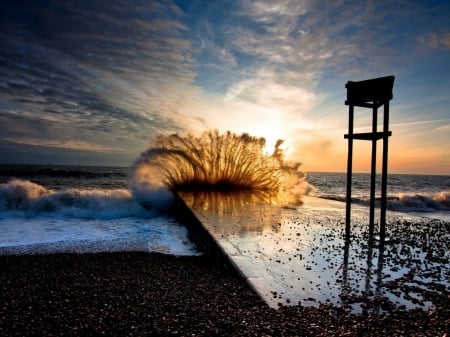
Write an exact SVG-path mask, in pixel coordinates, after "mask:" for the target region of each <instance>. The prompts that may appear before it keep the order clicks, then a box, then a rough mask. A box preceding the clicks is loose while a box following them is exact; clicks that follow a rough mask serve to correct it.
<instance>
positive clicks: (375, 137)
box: [344, 131, 392, 140]
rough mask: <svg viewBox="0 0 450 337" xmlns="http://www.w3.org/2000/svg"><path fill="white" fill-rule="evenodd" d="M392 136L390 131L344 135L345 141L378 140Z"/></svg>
mask: <svg viewBox="0 0 450 337" xmlns="http://www.w3.org/2000/svg"><path fill="white" fill-rule="evenodd" d="M385 136H386V137H390V136H392V131H387V132H376V133H372V132H363V133H354V134H345V135H344V138H345V139H359V140H380V139H383V138H384V137H385Z"/></svg>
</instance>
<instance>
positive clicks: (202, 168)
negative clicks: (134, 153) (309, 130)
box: [131, 130, 311, 205]
mask: <svg viewBox="0 0 450 337" xmlns="http://www.w3.org/2000/svg"><path fill="white" fill-rule="evenodd" d="M265 144H266V141H265V139H264V138H258V137H254V136H251V135H249V134H247V133H243V134H241V135H237V134H235V133H232V132H225V133H223V134H221V133H219V131H217V130H214V131H209V132H205V133H203V134H202V135H200V136H199V137H196V136H193V135H190V134H189V135H179V134H172V135H159V136H157V137H156V138H155V140H154V141H153V142H152V144H151V147H150V148H149V149H148V150H146V151H145V152H143V153H142V154H141V155H140V157H139V158H138V160H137V161H136V162H135V164H134V167H133V170H132V174H131V190H132V192H133V195H134V196H135V197H137V198H138V199H142V200H147V202H150V204H151V205H153V203H152V201H153V202H155V201H157V200H161V199H162V202H161V203H160V205H161V204H165V203H166V201H167V198H168V194H167V192H168V191H170V190H172V191H195V192H199V191H227V192H238V191H251V192H253V193H255V194H256V195H260V196H261V197H262V198H263V199H266V200H269V199H270V201H272V202H281V203H293V204H300V203H301V195H302V194H304V193H307V192H308V191H309V190H310V189H311V186H310V185H309V184H308V183H307V182H306V181H305V174H304V173H303V172H301V171H300V170H299V167H300V165H301V164H300V163H288V162H285V160H284V153H283V150H282V148H281V145H282V144H283V141H282V140H278V141H277V142H276V144H275V146H274V149H273V152H272V153H271V154H268V153H266V152H265Z"/></svg>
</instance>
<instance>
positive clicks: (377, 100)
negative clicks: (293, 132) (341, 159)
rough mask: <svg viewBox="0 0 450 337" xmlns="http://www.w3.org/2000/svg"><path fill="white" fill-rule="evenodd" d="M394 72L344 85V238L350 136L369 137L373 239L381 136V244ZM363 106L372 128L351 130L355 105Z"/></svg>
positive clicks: (347, 219)
mask: <svg viewBox="0 0 450 337" xmlns="http://www.w3.org/2000/svg"><path fill="white" fill-rule="evenodd" d="M393 86H394V76H386V77H380V78H374V79H370V80H366V81H359V82H352V81H349V82H347V84H346V85H345V87H346V88H347V100H346V101H345V105H348V106H349V121H348V134H346V135H344V138H346V139H348V160H347V197H346V214H345V239H346V241H349V240H350V232H351V224H350V223H351V221H350V219H351V202H352V165H353V140H354V139H360V140H370V141H372V159H371V171H370V204H369V206H370V214H369V240H372V239H373V233H374V225H375V220H374V218H375V185H376V166H377V165H376V158H377V141H378V140H380V139H382V140H383V159H382V160H383V162H382V175H381V203H380V208H381V212H380V228H379V232H380V242H381V244H384V239H385V234H386V193H387V160H388V138H389V136H391V135H392V132H391V131H388V130H389V101H390V100H391V99H392V97H393V95H392V88H393ZM381 106H384V111H383V131H382V132H378V131H377V125H378V121H377V119H378V108H380V107H381ZM355 107H362V108H369V109H372V132H366V133H354V132H353V124H354V123H353V122H354V108H355Z"/></svg>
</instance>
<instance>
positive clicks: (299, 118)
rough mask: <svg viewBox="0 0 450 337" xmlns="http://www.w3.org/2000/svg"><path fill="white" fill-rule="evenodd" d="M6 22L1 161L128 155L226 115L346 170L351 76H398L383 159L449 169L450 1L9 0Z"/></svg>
mask: <svg viewBox="0 0 450 337" xmlns="http://www.w3.org/2000/svg"><path fill="white" fill-rule="evenodd" d="M0 22H1V25H0V97H1V99H0V163H31V164H47V163H49V162H51V163H53V164H80V165H119V166H130V165H131V164H132V163H133V162H134V160H135V159H136V158H137V157H138V155H139V153H140V152H142V151H144V150H145V149H146V148H147V146H148V142H149V140H150V139H151V138H152V137H153V136H154V135H156V134H157V133H161V132H162V133H168V132H170V133H173V132H192V133H194V134H197V133H200V132H202V131H205V130H210V129H214V128H217V129H219V130H223V131H225V130H231V131H233V132H236V133H241V132H248V133H250V134H253V135H256V136H264V137H266V139H267V141H268V143H269V144H273V143H274V141H275V140H276V139H278V138H282V139H285V147H286V153H287V155H288V158H289V159H292V160H298V161H301V162H302V163H303V166H302V167H303V170H305V171H345V170H346V160H347V142H346V140H345V139H344V134H345V133H346V132H347V127H348V125H347V123H348V119H347V118H348V117H347V116H348V107H347V106H345V105H344V101H345V97H346V89H345V83H346V82H347V81H349V80H352V81H359V80H365V79H369V78H374V77H382V76H387V75H394V76H395V83H394V98H393V100H392V101H391V105H390V107H391V119H390V129H391V131H392V133H393V136H392V137H391V138H390V140H389V146H390V153H389V171H390V172H393V173H394V172H396V173H423V174H450V2H449V1H448V0H445V1H412V0H411V1H410V0H404V1H400V0H393V1H387V0H386V1H384V0H380V1H378V0H377V1H345V0H342V1H341V0H337V1H312V0H311V1H302V0H268V1H240V0H237V1H200V0H193V1H160V2H158V1H143V0H142V1H132V0H130V1H97V0H89V1H57V0H54V1H52V0H40V1H34V0H31V1H20V0H14V1H13V0H11V1H1V3H0ZM370 116H371V111H370V110H368V109H357V111H356V119H355V126H356V127H357V131H360V130H364V131H368V128H369V127H370V123H371V120H370ZM380 119H381V118H380ZM379 148H381V142H379ZM380 153H381V152H380ZM379 158H380V161H381V156H379ZM369 160H370V144H369V143H368V142H363V141H357V142H356V143H355V162H354V170H355V171H359V172H367V171H369V170H370V163H369Z"/></svg>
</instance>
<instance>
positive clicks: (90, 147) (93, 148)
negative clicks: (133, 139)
mask: <svg viewBox="0 0 450 337" xmlns="http://www.w3.org/2000/svg"><path fill="white" fill-rule="evenodd" d="M2 140H3V141H7V142H11V143H16V144H23V145H33V146H45V147H55V148H60V149H70V150H80V151H89V152H123V151H124V150H123V149H120V148H114V147H109V146H104V145H100V144H92V143H88V142H83V141H78V140H74V141H61V140H51V139H30V138H3V139H2Z"/></svg>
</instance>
